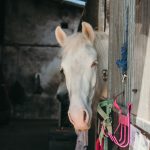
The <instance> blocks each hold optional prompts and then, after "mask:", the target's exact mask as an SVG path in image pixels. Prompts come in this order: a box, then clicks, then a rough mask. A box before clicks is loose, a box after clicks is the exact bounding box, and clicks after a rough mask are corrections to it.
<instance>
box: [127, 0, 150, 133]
mask: <svg viewBox="0 0 150 150" xmlns="http://www.w3.org/2000/svg"><path fill="white" fill-rule="evenodd" d="M133 43H134V48H133V51H132V53H131V54H130V58H129V59H130V60H131V61H130V64H131V69H130V70H131V78H132V82H131V89H136V90H137V92H135V93H134V92H132V93H131V95H130V96H131V101H132V103H133V106H134V107H133V110H132V117H133V118H132V122H133V123H134V124H136V125H137V126H139V127H140V128H142V129H143V130H145V131H147V132H148V133H149V134H150V79H149V77H150V70H149V69H150V1H149V0H136V10H135V33H134V41H133Z"/></svg>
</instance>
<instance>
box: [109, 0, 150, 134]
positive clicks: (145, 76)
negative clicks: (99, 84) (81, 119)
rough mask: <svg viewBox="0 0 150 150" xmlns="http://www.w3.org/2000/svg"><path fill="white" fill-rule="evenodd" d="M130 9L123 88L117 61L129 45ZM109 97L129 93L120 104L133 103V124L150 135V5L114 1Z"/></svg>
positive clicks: (129, 0)
mask: <svg viewBox="0 0 150 150" xmlns="http://www.w3.org/2000/svg"><path fill="white" fill-rule="evenodd" d="M127 8H128V37H127V38H128V71H127V76H128V77H127V81H126V82H125V83H124V84H123V83H122V81H121V80H122V78H121V73H120V71H119V69H118V67H117V65H116V60H117V59H119V58H121V54H120V49H121V46H122V45H123V43H124V41H125V38H126V37H125V30H126V23H127V21H126V16H127V13H126V10H127ZM108 53H109V59H108V60H109V90H108V91H109V97H113V96H115V95H117V94H119V93H120V92H122V91H123V90H125V99H126V101H125V102H123V101H121V99H120V104H122V105H125V104H126V103H127V102H129V101H130V102H132V103H133V109H132V124H134V125H136V126H138V127H139V128H141V129H143V130H144V131H146V132H147V133H150V80H149V77H150V70H149V69H150V67H149V66H150V1H149V0H111V1H110V25H109V52H108Z"/></svg>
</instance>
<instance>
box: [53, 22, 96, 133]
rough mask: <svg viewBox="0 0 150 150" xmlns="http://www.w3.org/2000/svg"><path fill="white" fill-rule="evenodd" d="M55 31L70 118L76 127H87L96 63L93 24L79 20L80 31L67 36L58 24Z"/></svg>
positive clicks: (89, 117) (90, 113)
mask: <svg viewBox="0 0 150 150" xmlns="http://www.w3.org/2000/svg"><path fill="white" fill-rule="evenodd" d="M55 35H56V39H57V41H58V43H59V44H60V46H61V48H62V53H61V68H60V72H61V73H62V74H64V77H65V81H66V87H67V90H68V95H69V99H70V106H69V110H68V116H69V120H70V122H71V123H72V124H73V125H74V128H75V129H76V130H80V131H84V130H88V129H89V128H90V126H91V118H92V108H91V104H92V99H93V96H94V92H95V86H96V74H97V63H98V61H97V52H96V50H95V49H94V47H93V42H94V38H95V34H94V31H93V28H92V27H91V25H90V24H88V23H86V22H82V32H81V33H75V34H73V35H71V36H67V35H66V34H65V32H64V31H63V30H62V29H61V27H60V26H58V27H57V28H56V30H55Z"/></svg>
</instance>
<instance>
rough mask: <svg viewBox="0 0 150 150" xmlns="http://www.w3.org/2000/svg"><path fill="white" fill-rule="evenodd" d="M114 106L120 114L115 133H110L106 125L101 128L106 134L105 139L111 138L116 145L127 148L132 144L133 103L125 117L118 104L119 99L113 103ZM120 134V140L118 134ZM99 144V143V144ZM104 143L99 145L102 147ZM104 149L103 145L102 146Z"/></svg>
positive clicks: (97, 149)
mask: <svg viewBox="0 0 150 150" xmlns="http://www.w3.org/2000/svg"><path fill="white" fill-rule="evenodd" d="M113 106H114V108H115V109H117V110H118V112H119V118H118V126H117V127H116V129H115V131H114V133H113V134H112V133H110V132H109V131H108V130H107V131H106V128H107V127H105V126H104V125H102V127H101V131H102V132H103V133H104V135H105V137H109V138H110V139H111V140H112V141H113V142H114V143H115V144H116V145H118V146H119V147H122V148H124V147H127V146H128V145H129V143H130V114H131V106H132V105H131V103H128V105H127V115H124V114H123V112H122V110H121V108H120V106H119V105H118V104H117V98H116V99H115V100H114V102H113ZM117 133H119V139H118V138H117V137H116V134H117ZM97 144H98V142H97ZM101 144H102V143H99V145H101ZM101 146H102V147H103V145H101ZM101 149H103V148H100V147H99V148H96V150H101Z"/></svg>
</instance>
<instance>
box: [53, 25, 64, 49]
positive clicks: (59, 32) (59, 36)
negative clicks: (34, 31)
mask: <svg viewBox="0 0 150 150" xmlns="http://www.w3.org/2000/svg"><path fill="white" fill-rule="evenodd" d="M55 36H56V40H57V42H58V43H59V44H60V46H64V42H65V39H66V38H67V36H66V34H65V32H64V31H63V30H62V28H61V27H60V26H58V27H57V28H56V30H55Z"/></svg>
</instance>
